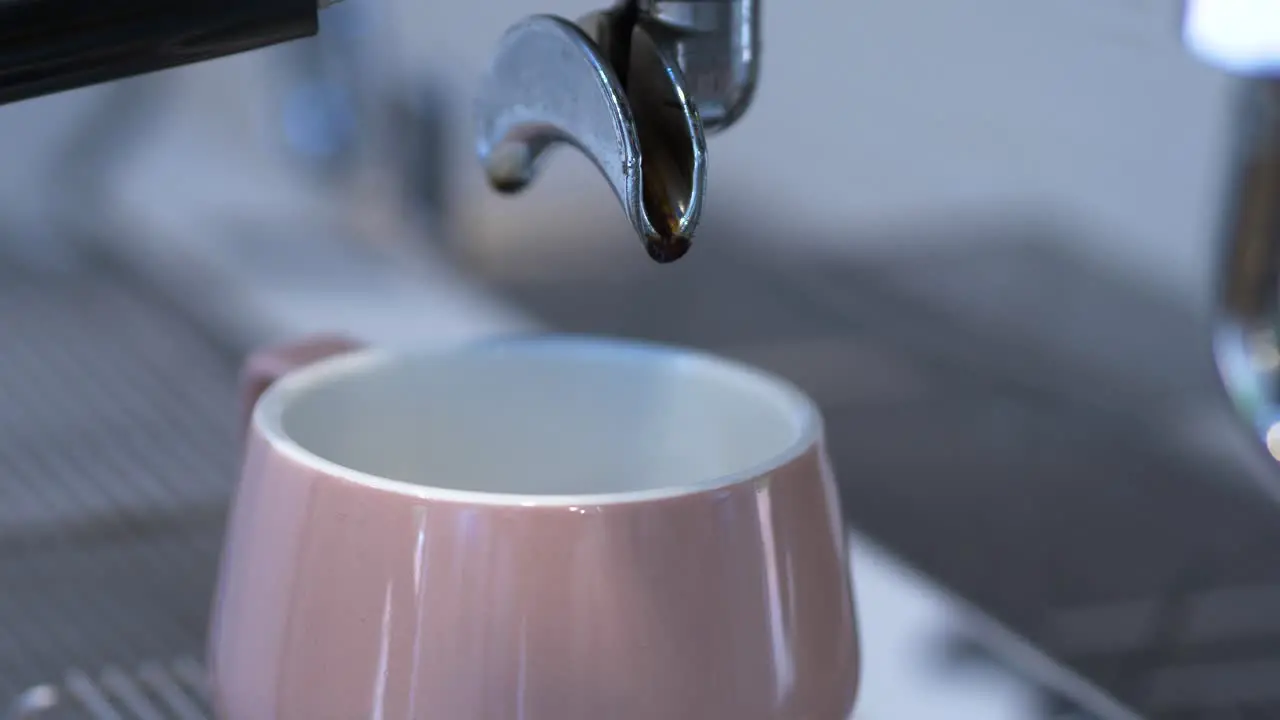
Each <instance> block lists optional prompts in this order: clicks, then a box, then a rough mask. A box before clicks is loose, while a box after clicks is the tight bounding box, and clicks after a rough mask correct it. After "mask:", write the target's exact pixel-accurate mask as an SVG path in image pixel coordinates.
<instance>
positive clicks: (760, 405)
mask: <svg viewBox="0 0 1280 720" xmlns="http://www.w3.org/2000/svg"><path fill="white" fill-rule="evenodd" d="M255 423H257V424H258V427H259V428H260V429H261V430H262V431H263V432H264V433H265V434H266V436H267V437H268V438H269V439H270V440H271V441H272V442H274V443H277V444H282V445H284V446H287V448H286V449H287V450H289V451H290V452H292V453H294V454H295V455H297V456H300V457H302V459H303V460H304V461H305V462H309V463H315V464H319V465H323V466H324V467H325V469H326V470H329V471H331V472H339V473H346V474H351V475H355V476H358V477H357V479H360V480H363V481H368V482H387V481H390V482H393V483H397V484H399V487H397V489H398V490H404V489H405V487H404V484H408V485H412V486H417V488H416V489H417V490H418V491H419V492H427V491H430V492H444V493H449V492H464V493H484V494H496V495H505V496H512V495H519V496H536V497H531V498H529V499H530V500H533V501H536V500H538V499H544V500H545V499H547V498H548V496H560V497H561V498H562V499H563V500H564V501H565V502H573V501H574V496H583V495H593V496H598V495H608V496H612V498H613V499H615V500H621V499H625V498H627V497H631V496H636V495H644V496H653V495H664V494H679V493H684V492H693V491H697V490H701V489H706V488H710V487H714V486H716V485H719V484H728V483H731V482H733V481H735V480H737V479H739V478H742V477H747V476H752V475H755V474H760V473H763V472H766V471H767V470H768V469H769V468H770V467H771V466H776V465H779V464H781V463H783V462H785V461H786V460H787V459H789V458H790V457H793V456H794V455H796V454H798V453H800V452H802V451H803V450H804V449H805V448H806V447H808V445H809V444H810V443H811V442H812V441H813V439H814V435H815V434H816V433H817V432H818V426H819V420H818V414H817V410H816V409H815V408H814V406H813V404H812V402H811V401H809V400H808V398H806V397H805V396H804V395H803V393H801V392H800V391H798V390H796V389H795V388H794V387H793V386H791V385H790V384H789V383H786V382H785V381H782V380H779V379H777V378H774V377H772V376H770V375H768V374H766V373H763V372H760V371H757V370H754V369H752V368H749V367H746V366H744V365H740V364H738V363H735V362H731V361H727V360H722V359H719V358H716V357H713V356H709V355H704V354H701V353H696V352H691V351H684V350H679V349H674V348H667V347H663V346H657V345H649V344H643V343H632V342H622V341H609V340H591V339H579V338H528V339H513V340H502V341H498V342H490V343H482V344H479V345H475V346H471V347H467V348H464V349H462V350H457V351H452V352H448V353H444V354H438V355H423V356H395V355H391V354H387V353H383V352H379V351H373V352H366V353H361V354H358V355H355V356H348V357H344V358H338V359H335V360H331V361H327V362H323V363H320V364H318V365H316V366H312V367H310V368H306V369H303V370H301V371H298V372H295V373H293V374H291V375H289V376H288V377H286V378H285V379H284V380H282V381H281V382H279V383H277V384H276V386H275V387H273V388H272V389H271V390H269V391H268V392H267V393H266V394H265V395H264V396H263V397H262V399H261V400H260V401H259V404H258V407H257V411H256V413H255ZM472 499H474V498H472ZM578 499H581V498H578Z"/></svg>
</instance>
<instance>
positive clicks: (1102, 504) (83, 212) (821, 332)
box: [0, 0, 1280, 720]
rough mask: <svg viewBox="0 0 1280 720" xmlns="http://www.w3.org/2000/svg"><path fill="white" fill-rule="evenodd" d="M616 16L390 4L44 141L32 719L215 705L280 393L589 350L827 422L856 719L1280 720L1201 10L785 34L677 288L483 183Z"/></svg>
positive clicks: (19, 407)
mask: <svg viewBox="0 0 1280 720" xmlns="http://www.w3.org/2000/svg"><path fill="white" fill-rule="evenodd" d="M594 9H596V7H595V3H590V2H585V1H584V0H558V2H557V3H556V4H555V5H554V6H550V5H548V6H537V7H534V6H531V5H529V4H527V3H524V2H516V1H515V0H486V2H483V3H436V2H430V1H427V0H359V1H357V0H349V1H348V2H346V3H343V4H341V5H340V6H338V7H335V8H334V9H332V10H330V11H328V12H326V13H325V14H324V15H322V31H321V34H320V36H319V37H317V38H314V39H309V40H305V41H300V42H296V43H292V44H288V45H284V46H279V47H274V48H269V49H266V50H261V51H256V52H252V53H248V54H245V55H241V56H236V57H231V58H226V59H222V60H216V61H211V62H207V63H203V64H200V65H196V66H192V67H187V68H182V69H178V70H174V71H171V72H167V73H161V74H155V75H148V76H143V77H139V78H134V79H130V80H126V81H121V82H116V83H112V84H108V85H104V86H100V87H95V88H90V89H85V90H78V91H73V92H68V93H64V94H60V95H56V96H50V97H45V98H41V99H38V100H32V101H28V102H25V103H19V104H15V105H8V106H4V107H0V702H2V698H3V697H4V695H5V694H12V695H16V694H17V693H19V692H21V691H22V690H23V689H24V688H27V687H29V686H33V685H35V684H37V683H42V682H65V683H68V686H70V687H80V688H82V690H83V688H84V687H89V688H90V690H83V692H98V691H100V692H104V693H107V694H111V693H116V695H117V696H118V697H125V696H127V695H128V693H127V692H125V691H123V690H120V689H119V688H121V687H127V686H129V683H131V682H135V680H131V679H130V678H132V677H133V676H132V675H129V673H133V672H134V671H135V670H137V669H138V668H143V670H142V671H140V672H141V673H142V675H141V677H144V678H145V677H147V676H148V673H154V672H157V670H156V668H161V669H164V670H165V671H166V672H170V673H172V674H174V675H175V676H177V677H179V678H181V677H186V676H187V675H184V673H186V672H187V671H191V670H192V668H193V667H195V664H196V663H198V662H199V660H200V659H201V653H202V643H203V634H204V630H205V628H204V623H205V619H206V617H207V611H208V602H209V597H210V593H211V590H212V584H213V579H214V573H215V570H216V559H217V552H218V547H219V543H220V537H221V535H220V534H221V526H222V521H223V515H224V513H225V508H226V503H227V501H228V498H229V492H230V489H231V485H232V483H233V480H234V475H235V472H236V467H235V463H236V453H237V438H236V437H235V428H234V421H235V419H236V417H237V414H236V408H235V400H236V398H235V381H236V372H237V368H238V364H239V362H240V359H241V358H242V357H243V356H244V354H245V353H246V352H248V351H249V350H250V349H251V348H253V347H256V346H259V345H261V344H262V343H265V342H270V341H274V340H280V339H285V338H292V337H296V336H298V335H300V334H305V333H308V332H315V331H344V332H348V333H351V334H354V335H356V336H359V337H362V338H366V339H369V340H372V341H375V342H379V343H384V344H405V345H412V346H422V345H447V344H450V343H457V342H462V341H466V340H468V339H472V338H476V337H483V336H487V335H492V334H496V333H504V332H511V331H514V330H523V329H529V328H545V329H551V330H559V331H574V332H595V333H608V334H615V335H626V336H636V337H644V338H650V339H655V340H662V341H669V342H678V343H683V344H690V345H695V346H699V347H704V348H710V349H713V350H715V351H717V352H721V353H725V354H728V355H732V356H735V357H740V358H743V359H746V360H749V361H751V362H754V363H757V364H760V365H763V366H765V367H768V368H771V369H774V370H777V371H778V372H781V373H783V374H785V375H787V376H788V377H791V378H792V379H794V380H795V381H796V382H797V383H799V384H800V385H802V386H803V387H804V388H805V389H806V390H808V391H810V392H811V393H813V394H814V396H815V397H816V398H817V399H818V401H819V403H820V404H821V405H823V407H824V410H825V412H826V414H827V417H828V432H829V434H830V438H831V450H832V453H833V456H834V458H835V463H836V467H837V471H838V472H839V474H840V480H841V487H842V496H843V501H844V505H845V511H846V516H847V517H848V519H849V521H850V523H851V526H852V528H853V529H854V539H853V543H854V548H855V565H856V568H857V569H856V582H857V585H858V593H859V603H860V613H861V620H862V625H863V630H864V634H865V635H864V645H865V648H866V662H867V674H866V678H865V680H864V684H863V687H864V694H863V700H862V702H861V703H860V707H859V711H858V715H857V717H859V718H863V719H865V720H884V719H885V718H889V719H890V720H903V719H910V720H916V719H920V720H932V719H933V718H943V719H945V720H968V718H974V719H975V720H1003V719H1004V718H1009V719H1010V720H1022V719H1024V718H1025V719H1027V720H1040V719H1042V718H1043V719H1045V720H1048V719H1051V718H1053V719H1057V720H1065V719H1066V718H1080V719H1085V718H1132V717H1149V718H1158V719H1161V720H1163V719H1166V718H1167V719H1169V720H1175V719H1176V720H1182V719H1190V718H1211V719H1221V720H1227V719H1237V718H1276V717H1280V565H1278V564H1277V563H1276V562H1275V558H1276V557H1277V556H1280V512H1277V509H1276V508H1275V506H1274V505H1273V500H1272V499H1271V496H1270V495H1269V494H1268V493H1267V492H1266V490H1265V489H1266V488H1267V486H1268V483H1269V480H1268V478H1269V477H1270V475H1271V474H1272V472H1273V470H1274V469H1273V467H1272V463H1271V462H1270V460H1269V458H1264V457H1263V456H1262V453H1260V452H1259V451H1258V448H1257V447H1256V445H1255V443H1254V441H1253V440H1252V439H1251V437H1249V436H1248V435H1247V433H1245V432H1244V431H1243V430H1241V428H1240V427H1238V425H1237V423H1236V422H1235V420H1234V419H1233V418H1232V416H1231V415H1230V414H1229V412H1228V411H1227V410H1226V408H1225V407H1224V405H1223V403H1222V398H1221V391H1220V390H1219V383H1218V378H1217V376H1216V372H1215V370H1214V367H1213V358H1212V355H1211V348H1210V341H1209V321H1210V318H1211V314H1212V312H1211V311H1212V298H1213V293H1214V290H1215V284H1214V283H1215V281H1216V274H1215V273H1216V272H1217V269H1218V266H1217V263H1218V257H1219V254H1220V253H1221V252H1222V249H1221V247H1220V241H1221V235H1222V233H1221V230H1220V223H1221V219H1222V215H1223V213H1224V199H1225V197H1226V195H1227V193H1228V191H1229V187H1230V183H1231V181H1232V176H1231V171H1232V167H1233V166H1232V163H1231V152H1232V150H1231V148H1232V143H1233V142H1234V141H1235V140H1236V135H1237V134H1238V133H1239V132H1240V130H1239V124H1238V122H1237V121H1236V112H1237V106H1238V102H1239V98H1240V96H1241V93H1242V92H1244V89H1245V84H1246V83H1245V82H1244V81H1241V80H1238V79H1234V78H1232V77H1230V76H1228V75H1226V74H1224V73H1222V72H1220V71H1217V70H1214V69H1212V68H1209V67H1207V66H1206V65H1204V64H1202V63H1200V62H1199V61H1197V60H1196V59H1195V58H1193V57H1192V56H1191V55H1190V54H1189V53H1188V52H1187V50H1186V48H1185V47H1184V46H1183V44H1182V40H1181V37H1180V34H1179V29H1178V24H1179V12H1180V11H1179V8H1178V7H1177V6H1176V3H1173V2H1166V1H1165V0H1125V2H1116V1H1115V0H1037V1H1036V2H1027V1H1026V0H978V1H976V2H967V3H953V2H946V1H944V0H857V2H834V1H826V2H820V1H818V0H813V1H811V2H793V3H783V2H769V3H765V4H764V7H763V13H764V17H763V29H764V36H763V37H764V54H763V74H762V78H761V85H760V89H759V93H758V96H757V98H756V100H755V103H754V105H753V106H752V109H751V110H750V112H749V113H748V115H747V116H746V117H745V118H744V119H743V120H742V121H741V122H740V123H739V124H738V125H737V126H735V128H734V129H733V130H732V131H731V132H728V133H725V134H724V135H723V136H716V137H714V138H712V140H711V144H710V195H709V198H708V202H707V205H706V209H705V212H704V220H703V226H702V229H701V230H700V232H699V235H698V240H697V244H696V247H695V250H694V251H693V252H692V253H691V254H690V256H689V257H688V258H686V259H685V260H683V261H681V262H679V263H676V264H674V265H670V266H657V265H655V264H653V263H652V262H651V261H649V259H648V258H647V257H646V256H645V255H644V253H643V252H641V251H640V249H639V248H638V247H637V243H636V242H635V239H634V237H633V235H632V231H631V230H630V228H629V226H628V225H627V223H626V220H625V218H624V217H623V215H622V213H620V212H619V211H618V208H617V205H616V201H615V200H614V199H613V197H612V195H611V191H610V189H609V187H608V185H607V184H606V183H605V182H603V181H602V180H601V179H600V178H599V177H598V175H597V173H596V171H595V169H594V168H593V167H591V166H590V164H589V163H588V162H587V161H586V160H585V159H583V158H582V157H580V156H578V155H576V154H574V153H571V152H567V151H566V152H562V153H557V154H556V155H555V157H554V159H553V160H552V161H550V162H549V163H548V165H547V167H546V171H545V175H544V176H543V178H542V179H541V181H540V182H538V183H535V184H534V186H533V187H532V188H531V189H530V190H529V191H528V192H526V193H524V194H522V195H520V196H518V197H515V198H510V197H501V196H498V195H496V194H494V193H492V192H491V191H490V190H489V189H488V188H487V186H486V185H485V183H484V181H483V178H482V176H481V173H480V172H479V168H478V166H477V164H476V163H475V161H474V159H473V154H472V139H471V126H470V109H471V107H470V102H471V100H470V94H469V93H470V91H471V88H473V86H474V85H475V83H476V80H477V77H478V75H479V74H480V73H481V72H482V70H483V69H484V66H485V64H486V62H487V60H488V58H489V56H490V53H491V52H492V49H493V47H494V44H495V42H496V39H497V37H498V36H499V35H500V34H501V32H502V31H503V30H504V29H505V28H506V27H507V26H508V25H509V24H511V23H512V22H514V21H515V20H516V19H518V18H519V17H522V16H524V15H527V14H530V13H532V12H542V11H547V12H554V13H556V14H560V15H564V16H566V17H577V16H579V15H582V14H584V13H586V12H588V11H591V10H594ZM113 668H114V670H113ZM104 669H105V670H104ZM117 671H119V672H117ZM192 674H198V669H197V670H196V671H192ZM90 681H92V682H90ZM137 682H139V683H141V685H140V686H139V687H141V686H146V682H144V681H137ZM85 683H88V684H87V685H86V684H85ZM93 688H97V690H93ZM104 688H105V689H104ZM113 688H115V689H113ZM191 692H193V693H195V692H198V689H195V690H191ZM121 693H124V694H123V695H122V694H121ZM117 699H118V698H117ZM101 717H111V716H105V715H104V716H101Z"/></svg>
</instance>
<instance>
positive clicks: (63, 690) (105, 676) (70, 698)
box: [5, 657, 213, 720]
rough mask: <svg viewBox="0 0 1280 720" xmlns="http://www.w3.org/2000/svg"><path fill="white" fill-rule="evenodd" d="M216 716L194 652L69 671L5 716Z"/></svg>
mask: <svg viewBox="0 0 1280 720" xmlns="http://www.w3.org/2000/svg"><path fill="white" fill-rule="evenodd" d="M212 717H213V711H212V709H211V707H210V705H209V692H208V687H207V685H206V681H205V673H204V668H203V667H202V666H201V664H200V663H199V662H198V661H196V660H195V659H194V658H191V657H179V658H176V659H174V660H171V661H148V662H144V663H142V664H140V665H138V666H137V667H136V668H133V669H129V670H125V669H122V668H119V667H116V666H112V665H109V666H107V667H104V668H102V669H100V670H98V671H96V672H93V673H89V672H86V671H84V670H81V669H79V668H72V669H71V670H68V671H67V672H66V674H65V676H64V677H63V678H62V680H61V681H59V682H55V683H47V684H43V685H37V686H34V687H32V688H30V689H28V690H26V691H25V692H23V693H22V694H21V695H19V696H18V697H17V698H16V699H14V701H13V703H12V704H11V705H10V706H9V711H8V715H6V716H5V720H55V719H56V720H208V719H209V718H212Z"/></svg>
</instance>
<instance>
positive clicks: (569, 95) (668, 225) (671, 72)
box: [476, 10, 707, 262]
mask: <svg viewBox="0 0 1280 720" xmlns="http://www.w3.org/2000/svg"><path fill="white" fill-rule="evenodd" d="M631 22H632V20H629V19H628V18H627V17H626V16H624V14H623V13H622V12H621V11H620V10H615V11H611V12H603V13H597V14H594V15H591V16H589V17H588V18H586V19H584V20H583V22H582V23H581V27H580V26H578V25H574V24H573V23H570V22H569V21H567V20H563V19H560V18H557V17H552V16H546V15H544V16H535V17H531V18H528V19H525V20H523V21H521V22H519V23H517V24H516V25H514V26H513V27H512V28H511V29H510V30H508V31H507V33H506V34H505V35H504V36H503V38H502V40H501V42H500V43H499V45H498V50H497V52H496V54H495V57H494V60H493V64H492V66H491V67H490V70H489V72H488V74H487V75H486V76H485V78H484V79H483V80H482V81H481V85H480V89H479V94H478V97H477V102H476V108H477V141H476V142H477V151H478V153H479V156H480V160H481V163H482V164H483V165H484V167H485V171H486V173H487V174H488V177H489V181H490V183H491V184H492V185H493V186H494V187H495V188H497V189H498V190H500V191H503V192H516V191H519V190H522V189H524V188H525V187H526V186H527V185H528V184H529V183H530V182H531V181H532V180H533V179H534V177H535V173H536V172H537V169H538V162H539V161H540V160H541V159H542V156H543V155H544V153H545V152H546V151H547V150H548V149H550V148H551V147H553V146H555V145H558V144H569V145H572V146H574V147H577V148H578V149H579V150H581V151H582V152H584V153H585V154H586V155H587V156H588V157H589V158H590V159H591V160H592V162H593V163H595V165H596V167H597V168H599V170H600V171H601V172H602V173H603V174H604V176H605V178H606V179H607V180H608V181H609V183H610V185H611V186H612V187H613V191H614V194H615V195H616V196H617V198H618V201H619V202H620V203H621V204H622V209H623V211H624V212H625V213H626V216H627V218H628V220H630V222H631V226H632V228H634V229H635V231H636V233H637V234H638V235H639V236H640V237H641V239H642V240H643V241H644V243H645V249H646V250H647V251H648V252H649V255H650V256H651V257H652V258H653V259H655V260H657V261H659V262H669V261H672V260H677V259H679V258H680V257H682V256H683V255H684V254H685V252H686V251H687V250H688V248H689V241H690V239H691V237H692V235H693V232H694V230H695V229H696V227H697V224H698V219H699V217H700V215H701V212H702V201H703V193H704V186H705V184H706V174H707V165H706V139H705V137H704V135H703V130H702V122H701V120H700V119H699V116H698V111H697V109H696V108H695V107H694V105H693V104H692V102H691V98H690V96H689V94H688V92H687V91H686V88H685V84H684V78H683V76H682V74H681V73H680V71H679V70H678V69H677V68H676V67H675V66H674V65H673V61H672V58H671V57H670V56H669V55H668V54H667V53H666V52H664V51H663V49H662V48H661V47H660V45H659V44H658V43H657V41H656V40H655V38H654V37H653V36H651V35H649V33H648V32H647V30H646V29H645V27H644V26H642V25H637V26H635V29H634V32H632V26H631V25H630V23H631ZM619 33H621V34H622V36H623V37H624V38H625V39H624V40H619Z"/></svg>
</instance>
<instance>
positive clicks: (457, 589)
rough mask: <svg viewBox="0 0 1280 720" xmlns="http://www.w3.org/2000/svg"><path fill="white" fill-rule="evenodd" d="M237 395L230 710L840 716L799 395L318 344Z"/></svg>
mask: <svg viewBox="0 0 1280 720" xmlns="http://www.w3.org/2000/svg"><path fill="white" fill-rule="evenodd" d="M323 356H329V357H327V358H324V357H323ZM277 378H278V379H277ZM246 387H248V388H249V391H250V393H251V394H254V395H256V394H258V393H261V397H260V398H258V399H257V402H256V405H255V406H254V410H253V412H252V417H251V421H250V428H249V432H248V440H247V457H246V460H245V464H244V475H243V478H242V480H241V483H240V486H239V489H238V492H237V495H236V499H235V503H234V507H233V511H232V515H231V521H230V527H229V531H228V533H229V534H228V539H227V545H226V549H225V551H224V555H223V562H222V570H221V578H220V584H219V591H218V597H217V602H216V606H215V611H214V622H213V627H212V637H211V650H210V652H211V657H210V662H211V672H212V681H213V688H214V695H215V700H216V705H217V708H218V713H219V717H221V718H223V719H224V720H273V719H279V720H355V719H357V718H359V719H360V720H365V719H372V720H383V719H391V718H395V719H396V720H401V719H413V720H845V719H846V718H847V717H848V715H849V713H850V712H851V709H852V705H853V702H854V697H855V695H856V692H857V679H858V665H859V658H858V644H857V631H856V625H855V622H854V612H853V602H852V596H851V589H850V585H849V575H848V565H847V562H846V551H845V545H844V538H845V535H844V531H843V527H842V522H841V518H840V514H839V503H838V500H837V495H836V487H835V485H834V483H833V479H832V474H831V469H830V466H829V464H828V460H827V457H826V455H825V453H824V450H823V439H822V420H821V417H820V416H819V413H818V410H817V408H816V407H815V406H814V404H813V402H812V401H810V400H809V399H808V398H807V397H805V395H804V394H803V393H801V392H800V391H799V390H797V389H796V388H795V387H793V386H792V385H791V384H789V383H787V382H785V381H783V380H781V379H779V378H776V377H773V376H770V375H768V374H765V373H763V372H760V371H758V370H755V369H752V368H750V367H747V366H744V365H741V364H738V363H735V362H731V361H728V360H723V359H720V358H717V357H713V356H711V355H706V354H702V353H699V352H694V351H689V350H681V349H674V348H668V347H662V346H656V345H648V344H641V343H633V342H625V341H616V340H604V339H586V338H564V337H559V338H557V337H550V338H523V339H511V340H501V341H495V342H486V343H481V344H478V345H474V346H470V347H467V348H464V349H461V350H455V351H450V352H446V353H440V354H422V355H407V356H401V355H396V354H394V353H390V352H385V351H380V350H358V351H357V350H353V348H352V346H351V345H350V344H349V343H344V342H334V341H312V342H307V343H302V344H298V345H294V346H291V347H286V348H276V349H274V350H271V351H268V352H267V353H264V354H261V355H259V356H257V357H256V358H255V359H254V360H253V361H252V362H251V363H250V365H249V372H248V375H247V384H246ZM264 390H265V391H264Z"/></svg>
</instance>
